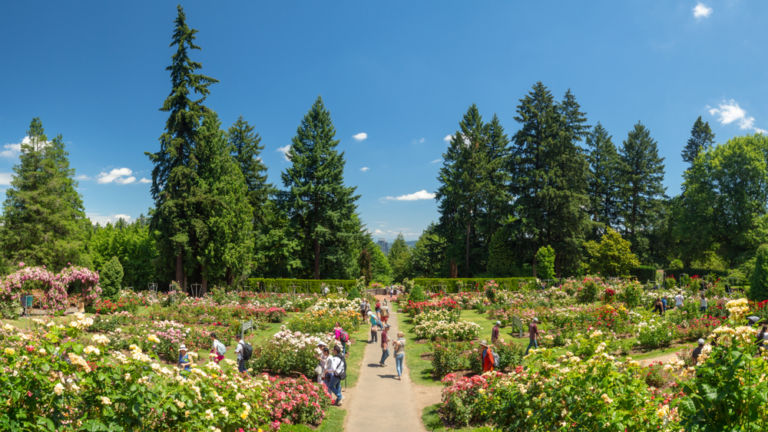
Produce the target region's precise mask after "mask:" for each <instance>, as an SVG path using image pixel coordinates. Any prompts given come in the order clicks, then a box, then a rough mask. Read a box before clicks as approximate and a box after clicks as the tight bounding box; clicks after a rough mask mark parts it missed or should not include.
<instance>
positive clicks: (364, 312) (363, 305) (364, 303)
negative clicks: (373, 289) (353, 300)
mask: <svg viewBox="0 0 768 432" xmlns="http://www.w3.org/2000/svg"><path fill="white" fill-rule="evenodd" d="M368 309H369V307H368V300H366V299H362V300H360V319H362V320H363V322H365V318H366V317H367V316H368Z"/></svg>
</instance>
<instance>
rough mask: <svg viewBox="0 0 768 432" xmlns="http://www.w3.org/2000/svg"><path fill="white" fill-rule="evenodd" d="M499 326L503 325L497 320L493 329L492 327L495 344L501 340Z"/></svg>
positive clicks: (492, 340) (492, 338)
mask: <svg viewBox="0 0 768 432" xmlns="http://www.w3.org/2000/svg"><path fill="white" fill-rule="evenodd" d="M499 326H501V321H496V325H495V326H493V329H491V343H492V344H495V343H496V341H497V340H499Z"/></svg>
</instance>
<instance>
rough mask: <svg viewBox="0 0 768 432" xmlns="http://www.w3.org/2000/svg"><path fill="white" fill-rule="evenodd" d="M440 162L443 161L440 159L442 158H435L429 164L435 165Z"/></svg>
mask: <svg viewBox="0 0 768 432" xmlns="http://www.w3.org/2000/svg"><path fill="white" fill-rule="evenodd" d="M442 161H443V159H442V158H437V159H435V160H433V161H432V162H430V163H433V164H436V163H440V162H442Z"/></svg>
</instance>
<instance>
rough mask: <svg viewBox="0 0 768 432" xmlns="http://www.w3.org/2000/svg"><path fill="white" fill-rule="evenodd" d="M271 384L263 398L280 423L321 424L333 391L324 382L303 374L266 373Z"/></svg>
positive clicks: (276, 420) (272, 417)
mask: <svg viewBox="0 0 768 432" xmlns="http://www.w3.org/2000/svg"><path fill="white" fill-rule="evenodd" d="M264 376H265V377H266V378H267V379H268V381H269V385H268V386H267V387H266V391H265V393H264V399H265V402H266V406H268V407H269V410H270V412H269V415H270V418H271V420H272V421H273V422H277V423H280V424H283V423H284V424H308V425H319V424H320V423H321V422H322V421H323V418H324V417H325V410H327V409H328V407H329V406H330V404H331V395H330V393H328V391H327V390H326V388H325V386H324V385H317V384H315V383H313V382H312V381H310V380H308V379H307V377H305V376H304V375H301V376H299V377H298V378H277V377H274V376H269V375H266V374H265V375H264Z"/></svg>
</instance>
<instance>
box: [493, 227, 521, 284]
mask: <svg viewBox="0 0 768 432" xmlns="http://www.w3.org/2000/svg"><path fill="white" fill-rule="evenodd" d="M512 242H513V239H512V233H511V230H510V229H509V227H502V228H500V229H498V230H496V232H495V233H493V237H492V238H491V243H490V245H489V246H488V270H487V271H488V274H490V275H493V276H497V277H498V276H513V275H515V274H516V273H518V271H517V268H516V266H515V255H514V251H513V250H512V247H511V246H510V245H511V244H512Z"/></svg>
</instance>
